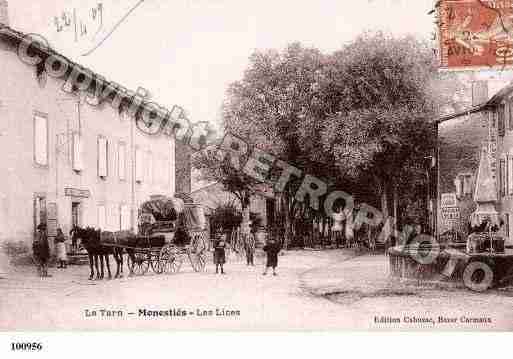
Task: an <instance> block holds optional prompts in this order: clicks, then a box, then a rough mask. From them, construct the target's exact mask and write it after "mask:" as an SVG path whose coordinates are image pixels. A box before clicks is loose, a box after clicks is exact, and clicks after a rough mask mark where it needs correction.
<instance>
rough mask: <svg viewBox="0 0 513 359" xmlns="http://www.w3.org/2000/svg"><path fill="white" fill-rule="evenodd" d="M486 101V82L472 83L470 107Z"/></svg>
mask: <svg viewBox="0 0 513 359" xmlns="http://www.w3.org/2000/svg"><path fill="white" fill-rule="evenodd" d="M486 101H488V81H486V80H484V81H483V80H481V81H473V82H472V106H479V105H482V104H484V103H485V102H486Z"/></svg>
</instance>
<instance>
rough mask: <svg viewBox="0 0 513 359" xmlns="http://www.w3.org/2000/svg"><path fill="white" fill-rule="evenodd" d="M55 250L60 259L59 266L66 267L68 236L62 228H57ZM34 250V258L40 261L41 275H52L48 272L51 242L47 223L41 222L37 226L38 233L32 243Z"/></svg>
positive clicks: (58, 259)
mask: <svg viewBox="0 0 513 359" xmlns="http://www.w3.org/2000/svg"><path fill="white" fill-rule="evenodd" d="M54 241H55V252H56V257H57V261H58V267H57V268H66V267H67V263H68V256H67V251H66V237H64V233H63V232H62V229H60V228H57V235H56V236H55V240H54ZM32 252H33V253H34V258H35V259H36V261H37V262H38V265H39V272H40V275H41V277H43V278H44V277H51V275H50V274H48V262H49V260H50V244H49V242H48V234H47V231H46V225H45V224H40V225H38V226H37V233H36V237H35V239H34V243H33V244H32Z"/></svg>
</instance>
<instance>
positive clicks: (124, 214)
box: [119, 204, 130, 231]
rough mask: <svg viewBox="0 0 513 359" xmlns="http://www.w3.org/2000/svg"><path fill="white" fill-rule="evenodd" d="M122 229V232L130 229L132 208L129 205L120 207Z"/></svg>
mask: <svg viewBox="0 0 513 359" xmlns="http://www.w3.org/2000/svg"><path fill="white" fill-rule="evenodd" d="M119 212H120V227H121V228H120V229H121V230H122V231H124V230H129V229H130V208H129V207H128V205H126V204H123V205H121V207H120V210H119Z"/></svg>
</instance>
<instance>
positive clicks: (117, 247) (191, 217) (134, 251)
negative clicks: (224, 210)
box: [70, 196, 208, 279]
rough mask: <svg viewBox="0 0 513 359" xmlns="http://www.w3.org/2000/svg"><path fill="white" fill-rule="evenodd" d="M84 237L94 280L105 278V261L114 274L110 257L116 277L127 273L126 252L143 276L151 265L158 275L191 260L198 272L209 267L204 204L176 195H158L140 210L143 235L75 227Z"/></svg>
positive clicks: (130, 265)
mask: <svg viewBox="0 0 513 359" xmlns="http://www.w3.org/2000/svg"><path fill="white" fill-rule="evenodd" d="M70 233H71V234H72V236H73V239H74V240H80V241H81V244H82V245H83V247H84V248H85V249H86V251H87V253H88V256H89V265H90V269H91V275H90V277H89V278H90V279H93V278H94V269H95V268H96V277H97V279H103V276H104V270H103V264H104V261H105V262H106V264H107V270H108V275H109V278H110V277H111V272H110V265H109V256H110V255H113V256H114V259H115V260H116V264H117V270H116V275H115V277H116V278H118V277H119V276H122V275H123V257H124V253H126V254H127V255H128V256H127V257H128V268H129V270H130V274H134V275H143V274H145V273H147V272H148V270H149V268H150V267H151V268H152V270H153V272H155V273H157V274H162V273H166V272H168V273H172V272H178V271H179V270H180V268H181V266H182V264H183V262H184V261H186V260H188V261H189V262H190V264H191V267H192V268H193V270H194V271H196V272H200V271H203V270H204V269H205V264H206V255H207V248H208V247H207V233H206V220H205V215H204V213H203V207H202V206H201V205H198V204H195V203H184V201H183V200H181V199H179V198H174V197H164V196H158V197H153V198H152V199H151V200H150V201H147V202H145V203H143V204H142V206H141V208H140V210H139V234H135V233H133V232H132V231H118V232H109V231H102V230H101V229H95V228H92V227H87V228H80V227H78V226H76V227H74V228H73V229H72V231H71V232H70Z"/></svg>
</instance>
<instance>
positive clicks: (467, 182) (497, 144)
mask: <svg viewBox="0 0 513 359" xmlns="http://www.w3.org/2000/svg"><path fill="white" fill-rule="evenodd" d="M437 126H438V139H439V141H438V142H439V145H438V211H437V212H438V219H437V233H438V234H439V235H441V234H443V233H445V232H447V231H449V230H456V231H457V232H459V233H461V234H462V236H463V237H464V236H466V234H467V233H468V229H469V221H470V215H471V214H472V213H474V212H475V211H476V208H477V203H476V198H477V197H480V196H482V194H480V193H478V192H479V188H484V187H486V188H487V189H488V190H490V189H491V190H492V191H494V192H495V193H493V194H492V195H488V196H489V197H490V198H494V207H495V208H494V211H496V212H497V213H498V215H499V217H500V219H502V221H503V227H502V229H501V231H502V234H503V235H504V236H505V237H506V244H507V245H509V246H512V245H513V85H511V84H510V85H507V86H505V87H503V88H502V89H501V90H500V91H498V92H497V93H496V94H495V95H494V96H493V97H491V98H490V99H489V100H487V101H485V102H484V103H482V104H480V105H476V106H474V107H472V108H469V109H468V110H466V111H462V112H460V113H455V114H452V115H449V116H445V117H444V118H442V119H441V120H440V121H439V122H438V124H437ZM482 161H487V163H486V166H485V167H486V168H489V169H490V170H489V174H488V173H487V174H486V175H483V174H481V175H479V169H480V168H483V166H482ZM487 172H488V171H487ZM485 182H486V183H485Z"/></svg>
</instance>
